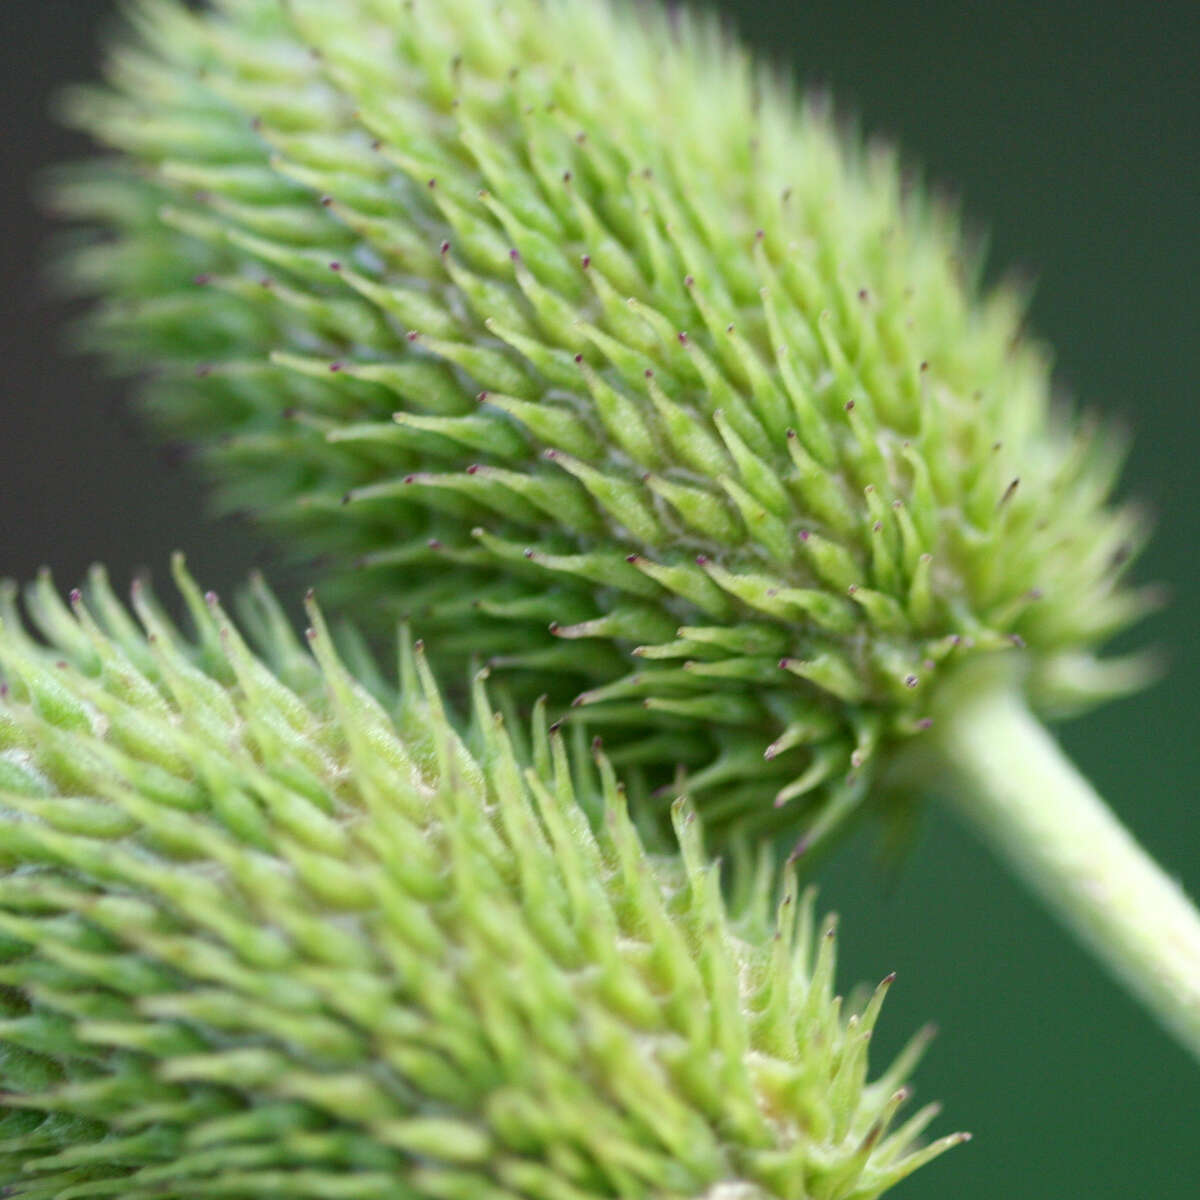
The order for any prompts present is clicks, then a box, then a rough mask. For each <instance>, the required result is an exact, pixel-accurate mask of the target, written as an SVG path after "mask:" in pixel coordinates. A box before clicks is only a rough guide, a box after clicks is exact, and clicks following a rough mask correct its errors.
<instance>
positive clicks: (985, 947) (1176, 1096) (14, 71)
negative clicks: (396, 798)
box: [0, 0, 1200, 1200]
mask: <svg viewBox="0 0 1200 1200" xmlns="http://www.w3.org/2000/svg"><path fill="white" fill-rule="evenodd" d="M330 2H331V3H333V2H336V0H330ZM111 7H112V6H111V5H110V4H109V3H87V2H85V0H76V2H72V0H41V2H39V3H34V2H32V0H28V2H24V0H0V50H2V53H3V75H2V76H0V79H2V81H3V82H2V84H0V86H2V87H3V88H4V91H5V108H4V134H3V153H4V159H5V167H4V181H5V189H4V195H3V200H2V202H0V207H2V210H3V220H4V223H5V230H4V243H3V244H4V248H5V250H6V252H7V254H6V260H7V261H6V263H5V267H4V284H5V286H4V304H5V312H4V320H3V321H0V334H2V336H3V338H4V350H3V357H2V358H0V363H2V364H3V368H4V384H5V386H4V392H3V399H2V401H0V403H2V405H3V409H2V413H0V416H2V419H0V488H2V491H0V574H11V575H16V576H20V577H28V576H29V575H30V573H31V572H32V571H33V570H34V569H36V567H37V566H38V565H39V564H40V563H42V562H50V563H51V564H53V565H54V567H55V569H56V572H57V575H58V578H59V579H60V581H61V582H62V584H63V585H64V586H67V585H69V584H70V583H73V582H75V581H76V580H77V579H78V577H79V576H80V574H81V573H82V571H83V570H84V569H85V567H86V566H87V564H88V563H89V562H90V561H92V560H93V559H96V558H103V559H105V560H107V561H108V562H109V563H110V564H111V566H112V567H113V568H114V573H115V575H116V577H117V578H118V579H124V578H126V577H127V576H128V574H129V572H130V571H131V570H132V569H133V568H134V567H135V566H136V565H138V564H143V563H146V564H150V565H151V566H153V567H155V568H157V569H158V570H159V573H160V574H161V572H162V569H163V567H164V566H165V561H166V556H167V554H168V552H169V550H170V549H171V548H172V547H174V546H183V547H184V548H186V549H187V550H188V552H189V556H190V559H191V561H192V563H193V565H194V567H195V569H196V571H197V573H198V574H199V576H200V577H201V579H202V580H203V581H205V583H206V584H210V585H213V586H216V587H218V588H220V587H224V588H227V589H228V588H231V587H233V586H234V585H235V584H236V582H237V580H238V579H239V578H240V577H241V576H242V574H243V573H244V571H245V569H246V568H247V567H248V566H249V564H250V563H251V562H252V560H253V559H254V556H255V555H256V554H257V553H258V547H257V545H256V543H255V542H254V540H253V539H252V538H251V537H250V536H249V535H248V534H247V533H246V532H245V531H243V530H240V529H238V528H235V527H233V526H230V525H215V524H213V523H211V522H202V521H201V520H200V511H201V508H202V498H201V492H200V490H199V488H198V487H197V486H196V484H195V483H194V482H193V481H192V480H191V479H190V478H189V477H188V474H187V471H186V468H177V467H176V466H173V465H172V464H171V463H170V462H168V461H166V460H164V458H163V457H162V456H161V454H160V453H159V452H158V451H156V450H154V449H151V448H149V447H147V446H146V445H144V444H143V442H142V441H141V440H140V438H139V436H138V435H137V433H136V431H131V430H130V429H129V427H128V423H127V422H126V421H125V420H124V419H123V418H122V416H121V407H120V399H121V396H120V389H118V388H115V387H113V386H111V385H109V384H106V383H104V382H103V381H100V380H98V379H96V378H95V370H94V367H93V366H92V365H90V364H88V363H86V362H84V361H81V360H79V359H77V358H72V357H70V356H68V355H67V354H65V353H64V352H63V350H62V342H61V336H62V327H63V325H64V322H65V319H66V317H67V314H66V313H65V312H64V311H63V310H62V309H61V308H60V307H58V306H56V305H55V304H54V303H53V302H52V301H51V300H49V299H48V298H47V297H46V295H45V291H44V289H43V288H42V287H41V286H40V285H39V282H38V266H37V264H38V262H39V259H40V254H41V250H40V246H41V244H42V242H43V240H44V238H45V236H46V233H47V227H46V225H45V223H44V222H43V221H41V220H40V219H39V217H38V216H37V214H36V211H35V208H34V206H33V204H32V202H31V200H30V194H31V187H32V179H33V177H34V175H35V172H36V169H37V168H38V167H39V166H41V165H44V164H47V163H50V162H53V161H55V160H57V159H60V158H62V157H63V156H64V155H67V154H70V153H75V152H77V151H78V150H79V149H81V147H80V146H79V144H78V143H77V142H76V141H74V140H73V139H72V138H70V137H69V136H67V135H66V134H64V133H62V132H61V131H58V130H56V129H55V128H54V127H53V125H52V124H51V122H50V121H49V120H48V118H47V115H46V110H47V101H48V97H49V96H50V95H51V94H52V92H53V90H54V89H55V88H56V87H57V86H59V84H60V83H61V82H63V81H66V80H71V79H77V78H82V77H85V76H87V75H89V74H90V73H91V72H92V70H93V64H94V61H95V55H96V49H95V46H96V38H97V31H98V29H99V27H100V25H101V24H102V18H104V17H105V16H106V15H107V13H108V12H109V11H110V9H111ZM724 8H725V9H726V10H727V11H728V13H729V14H730V15H731V18H732V20H733V21H734V22H735V23H736V24H737V26H738V27H739V28H740V30H741V31H742V34H743V35H744V37H745V38H746V39H748V40H749V41H750V42H751V43H753V44H754V45H756V46H758V47H760V48H762V49H763V51H764V52H765V53H767V54H769V55H770V56H772V57H773V58H774V59H776V60H778V61H780V62H785V63H786V62H790V63H794V64H795V67H796V70H797V71H798V73H799V75H800V77H801V78H802V79H804V80H805V81H806V82H807V83H810V84H826V85H829V86H830V87H831V88H832V90H833V93H834V96H835V98H836V100H837V102H838V103H839V105H841V106H843V107H844V108H845V109H846V110H847V111H848V112H851V113H857V114H858V115H859V117H860V118H861V120H862V124H863V125H864V127H865V128H866V129H867V130H869V131H870V132H872V133H881V134H884V135H885V136H888V137H891V138H893V139H895V140H897V141H899V142H900V143H901V145H902V146H903V147H904V148H905V150H906V151H907V152H908V154H909V155H910V156H911V158H912V159H913V160H914V161H916V162H919V163H923V164H925V165H926V166H927V167H928V168H929V173H930V175H931V176H932V177H933V178H934V179H935V180H936V181H938V182H939V183H941V184H944V185H946V186H947V187H948V188H949V189H950V190H951V191H952V192H954V193H957V194H959V195H961V196H962V198H963V200H964V205H965V209H966V211H967V213H968V214H969V216H970V217H971V219H972V220H973V221H974V222H976V223H978V224H979V225H980V226H982V227H983V228H986V229H988V230H990V231H991V246H992V251H991V262H992V264H993V269H995V270H1002V269H1008V268H1010V267H1017V268H1020V269H1022V270H1023V271H1025V272H1026V273H1028V274H1030V275H1032V276H1034V277H1035V278H1036V279H1037V280H1038V285H1037V290H1036V294H1035V300H1034V305H1033V325H1034V328H1035V330H1036V331H1037V332H1038V333H1040V334H1041V335H1042V336H1043V337H1045V338H1046V339H1048V340H1049V341H1050V342H1052V343H1053V344H1054V345H1055V346H1056V348H1057V352H1058V365H1059V379H1060V383H1061V385H1062V386H1063V388H1064V389H1065V390H1067V391H1068V392H1070V393H1072V394H1074V395H1075V396H1077V397H1079V398H1080V399H1081V400H1082V401H1083V402H1084V403H1086V404H1087V405H1089V406H1093V407H1095V408H1097V409H1100V410H1101V411H1104V412H1107V413H1112V414H1119V415H1120V416H1122V417H1123V418H1124V419H1125V421H1126V423H1127V424H1128V425H1129V426H1131V427H1132V428H1133V430H1134V431H1135V433H1136V442H1135V445H1134V450H1133V454H1132V458H1131V461H1130V470H1129V473H1128V485H1127V486H1128V490H1129V491H1130V492H1132V493H1133V494H1136V495H1139V496H1142V497H1145V498H1146V499H1148V500H1149V501H1150V502H1151V503H1152V504H1153V505H1154V506H1155V507H1156V508H1157V510H1158V512H1159V514H1160V521H1159V531H1158V536H1157V538H1156V540H1155V542H1154V544H1153V546H1152V548H1151V550H1150V552H1149V553H1148V554H1147V556H1146V558H1145V560H1144V562H1143V565H1142V567H1141V572H1140V573H1141V576H1142V578H1144V579H1155V580H1163V581H1166V582H1167V583H1169V584H1170V585H1171V586H1172V588H1173V590H1174V600H1173V603H1172V605H1171V607H1170V609H1169V610H1168V611H1167V612H1166V613H1165V614H1163V615H1162V616H1160V617H1157V618H1156V619H1154V620H1153V621H1152V622H1149V623H1148V624H1147V626H1146V628H1145V630H1144V634H1145V637H1147V638H1148V639H1150V640H1152V641H1154V642H1156V643H1159V644H1161V645H1163V646H1164V647H1165V648H1166V649H1167V650H1168V651H1169V653H1170V656H1171V660H1172V670H1171V674H1170V677H1169V680H1168V681H1167V682H1166V683H1165V684H1161V685H1159V686H1158V687H1157V688H1156V689H1155V690H1153V691H1152V692H1150V693H1148V694H1147V695H1145V696H1141V697H1138V698H1136V699H1134V700H1130V701H1126V702H1124V703H1122V704H1119V705H1115V706H1113V707H1111V708H1109V709H1106V710H1105V711H1102V712H1099V713H1097V714H1095V715H1093V716H1090V717H1088V718H1087V719H1085V720H1081V721H1077V722H1075V723H1073V724H1071V725H1069V726H1067V727H1065V728H1064V729H1063V730H1062V736H1063V740H1064V741H1065V743H1066V744H1067V746H1068V748H1069V749H1070V751H1071V752H1072V754H1073V755H1074V756H1075V758H1076V759H1077V761H1078V762H1079V763H1080V764H1081V765H1082V767H1083V768H1084V770H1085V771H1086V772H1087V774H1088V775H1090V776H1091V777H1092V778H1093V779H1094V780H1095V781H1096V782H1097V783H1098V785H1099V786H1100V788H1101V790H1102V791H1103V792H1104V793H1105V794H1106V795H1107V796H1109V797H1110V799H1111V801H1112V803H1113V804H1114V806H1115V807H1116V808H1117V809H1118V810H1119V811H1120V813H1121V814H1122V815H1123V816H1124V818H1125V819H1126V820H1127V821H1128V822H1129V824H1130V825H1131V826H1132V827H1133V829H1134V830H1135V831H1136V833H1137V834H1138V836H1139V837H1140V838H1141V839H1142V840H1143V841H1144V842H1145V844H1146V845H1147V846H1148V847H1149V849H1150V850H1151V851H1152V852H1153V853H1154V854H1155V855H1156V856H1157V857H1158V858H1159V859H1160V860H1161V861H1162V862H1163V863H1164V864H1165V865H1166V867H1167V869H1168V870H1170V871H1171V872H1173V873H1174V874H1176V875H1178V876H1179V877H1181V878H1182V880H1183V881H1184V883H1185V885H1186V886H1187V887H1188V888H1189V890H1190V891H1191V892H1192V893H1193V894H1195V893H1198V892H1200V815H1198V814H1197V804H1196V797H1197V791H1198V789H1197V781H1198V780H1200V739H1198V738H1197V715H1196V709H1197V702H1198V701H1200V640H1198V639H1197V636H1196V628H1195V626H1196V619H1197V615H1198V614H1200V567H1198V566H1197V554H1196V547H1197V543H1198V542H1200V487H1198V485H1197V478H1198V472H1197V465H1196V464H1197V457H1198V455H1200V422H1198V421H1197V389H1196V379H1197V375H1198V373H1200V349H1198V347H1200V341H1198V339H1197V316H1196V314H1197V306H1196V295H1197V292H1198V290H1200V248H1198V247H1200V243H1198V240H1197V225H1196V213H1197V202H1198V201H1200V158H1198V155H1197V137H1198V134H1200V84H1198V82H1197V64H1198V63H1200V40H1198V35H1197V33H1196V31H1195V30H1194V29H1193V28H1192V22H1191V20H1190V19H1189V18H1195V17H1196V10H1195V6H1194V5H1192V6H1189V5H1184V4H1178V5H1174V6H1172V5H1167V4H1160V5H1153V6H1134V5H1125V4H1116V3H1112V4H1105V3H1095V4H1091V5H1083V4H1078V5H1072V4H1066V3H1053V4H1049V5H1003V6H1000V5H997V6H989V5H978V6H977V5H964V6H958V5H950V4H934V3H927V4H919V5H918V4H912V5H906V4H895V5H892V4H882V3H848V4H816V5H800V4H796V5H791V4H787V3H762V2H759V3H755V2H754V0H742V2H741V3H740V4H736V3H735V2H734V0H726V3H725V5H724ZM870 854H871V844H870V839H869V838H861V839H860V840H859V842H857V843H856V844H855V845H853V846H852V847H851V848H850V849H849V851H848V852H844V853H843V854H842V855H841V857H840V858H839V859H838V860H837V861H836V862H835V863H834V864H833V866H832V867H831V868H830V869H829V870H828V871H827V872H826V874H825V877H824V892H823V898H824V901H825V902H826V903H827V904H831V905H833V906H835V907H836V908H837V909H838V910H839V911H840V912H841V913H842V914H843V930H844V934H843V970H842V979H843V981H844V983H846V984H849V983H850V982H852V981H853V980H855V979H857V978H862V977H867V978H871V979H875V978H878V977H880V976H882V975H883V974H884V973H885V972H886V971H888V970H890V969H892V968H895V969H896V970H898V971H899V980H898V982H897V984H896V986H895V988H894V989H893V993H892V997H891V999H890V1000H889V1004H888V1009H889V1010H890V1011H887V1012H886V1014H885V1022H884V1027H883V1030H882V1031H881V1033H880V1034H879V1042H878V1046H877V1049H876V1062H882V1059H883V1056H884V1055H886V1053H887V1052H888V1051H889V1050H891V1049H894V1048H895V1047H896V1046H898V1044H899V1042H900V1040H901V1038H902V1036H903V1035H904V1034H905V1033H906V1032H907V1031H909V1030H911V1029H913V1028H915V1027H916V1026H917V1025H919V1024H921V1023H923V1022H924V1021H926V1020H927V1019H929V1018H934V1019H936V1020H937V1021H938V1022H939V1024H940V1026H941V1028H942V1034H941V1036H940V1038H939V1039H938V1041H937V1042H936V1043H935V1045H934V1048H933V1050H932V1052H931V1054H930V1056H929V1058H928V1059H927V1061H926V1063H925V1065H924V1067H923V1068H922V1070H921V1071H920V1073H919V1076H918V1084H919V1093H918V1095H919V1098H922V1099H929V1098H930V1097H934V1096H937V1097H941V1098H942V1099H943V1100H944V1101H945V1103H946V1115H945V1116H944V1117H943V1118H941V1120H940V1121H939V1123H938V1125H937V1126H936V1127H935V1129H936V1130H937V1131H939V1132H946V1131H949V1130H950V1129H953V1128H964V1127H965V1128H969V1129H971V1130H973V1131H974V1132H975V1134H976V1138H975V1141H974V1142H973V1143H972V1144H971V1145H969V1146H967V1147H964V1148H962V1149H959V1150H957V1151H955V1152H954V1153H953V1154H952V1155H951V1156H950V1157H949V1158H947V1159H945V1160H943V1161H942V1162H941V1163H940V1164H938V1165H936V1166H934V1167H932V1168H929V1169H928V1170H926V1171H923V1172H921V1173H920V1174H919V1175H918V1176H916V1178H915V1179H914V1180H912V1181H911V1182H910V1183H909V1184H908V1185H906V1186H905V1187H904V1188H902V1189H900V1190H899V1191H898V1192H896V1193H894V1194H895V1195H897V1196H898V1197H910V1198H917V1197H926V1198H928V1200H934V1198H939V1197H955V1198H958V1200H961V1198H964V1197H970V1198H973V1200H992V1198H996V1200H999V1198H1001V1197H1002V1198H1003V1200H1017V1198H1024V1197H1029V1198H1031V1200H1040V1198H1043V1197H1044V1198H1047V1200H1051V1198H1052V1200H1064V1198H1074V1197H1089V1198H1092V1197H1113V1198H1117V1197H1120V1198H1122V1200H1143V1198H1146V1200H1151V1198H1153V1200H1174V1198H1176V1197H1179V1198H1191V1197H1196V1196H1200V1064H1196V1063H1193V1062H1189V1061H1187V1060H1186V1059H1185V1058H1184V1057H1183V1056H1182V1055H1181V1053H1180V1051H1178V1050H1177V1049H1176V1048H1175V1046H1174V1045H1173V1044H1172V1043H1171V1042H1170V1041H1168V1039H1167V1038H1166V1037H1165V1036H1164V1035H1162V1034H1160V1033H1158V1032H1157V1030H1156V1029H1154V1028H1153V1027H1152V1026H1151V1025H1150V1023H1149V1021H1148V1020H1147V1019H1146V1018H1145V1017H1144V1016H1143V1014H1142V1013H1141V1012H1140V1011H1139V1010H1138V1009H1137V1008H1136V1007H1135V1006H1134V1005H1133V1004H1132V1002H1130V1001H1129V1000H1127V999H1126V998H1125V997H1124V996H1123V995H1122V994H1120V993H1119V992H1118V991H1117V989H1116V988H1115V987H1114V986H1113V985H1112V984H1110V983H1109V982H1108V980H1107V979H1106V978H1105V977H1104V976H1103V975H1102V974H1101V973H1100V972H1099V970H1098V969H1097V968H1096V967H1095V966H1094V965H1093V964H1092V963H1091V962H1090V961H1089V960H1088V959H1087V958H1085V957H1084V955H1082V954H1081V953H1080V952H1079V951H1078V950H1077V949H1076V948H1075V946H1074V945H1073V943H1072V942H1070V941H1069V940H1068V939H1067V938H1066V937H1065V936H1064V935H1062V934H1061V933H1060V932H1059V931H1058V929H1057V928H1056V927H1054V926H1053V925H1052V924H1051V923H1050V921H1049V919H1048V918H1047V917H1045V916H1044V915H1043V913H1042V912H1041V910H1040V909H1039V908H1038V907H1037V906H1036V905H1034V904H1033V903H1032V902H1031V901H1029V900H1028V899H1027V898H1026V897H1025V895H1024V893H1023V892H1021V891H1020V890H1018V888H1017V887H1016V886H1015V885H1014V884H1013V883H1012V882H1010V880H1009V878H1008V877H1007V875H1005V874H1003V873H1002V872H1001V871H1000V870H999V869H998V868H997V867H996V866H995V865H994V864H993V863H992V861H991V860H990V858H989V857H988V856H987V855H986V854H985V853H984V852H983V851H982V850H981V849H980V848H979V847H978V846H977V845H976V844H975V843H974V842H973V841H971V840H970V839H969V837H967V836H966V835H965V834H964V833H963V832H962V831H960V830H959V829H958V828H957V827H956V826H955V825H954V824H953V823H952V822H951V820H950V819H949V818H948V817H947V816H946V815H945V814H943V813H941V812H936V811H934V812H930V813H929V814H928V818H927V820H926V821H925V824H924V827H923V829H922V833H921V837H920V841H919V844H918V846H917V849H916V852H915V854H914V856H913V858H912V859H911V861H910V862H909V863H908V864H907V866H906V868H905V870H904V871H903V872H902V873H901V875H900V876H899V878H898V879H897V880H895V881H894V882H893V883H892V884H891V885H890V886H889V885H887V884H886V883H885V881H884V880H882V879H881V877H880V876H879V874H878V873H877V872H875V871H873V869H872V864H871V861H870Z"/></svg>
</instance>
